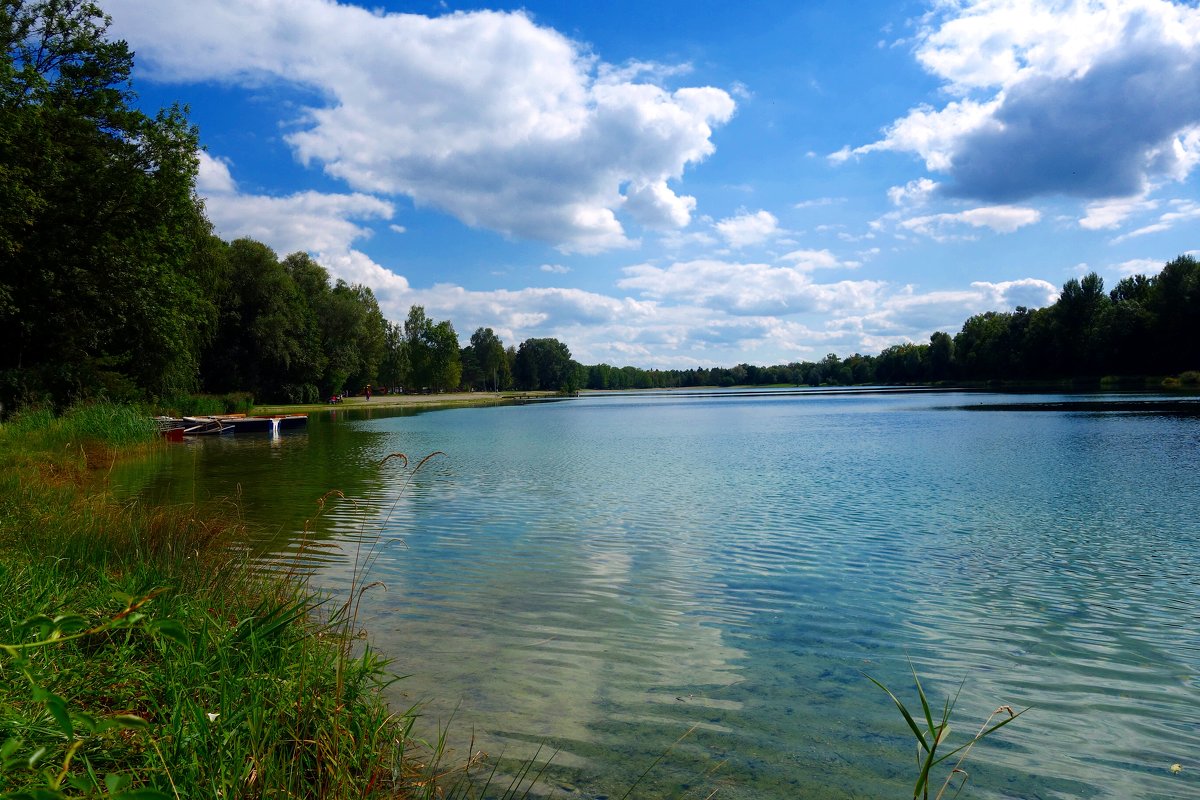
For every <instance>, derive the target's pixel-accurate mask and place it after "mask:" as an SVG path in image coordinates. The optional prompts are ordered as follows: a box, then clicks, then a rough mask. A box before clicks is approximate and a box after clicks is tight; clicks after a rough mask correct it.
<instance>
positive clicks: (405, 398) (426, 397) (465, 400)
mask: <svg viewBox="0 0 1200 800" xmlns="http://www.w3.org/2000/svg"><path fill="white" fill-rule="evenodd" d="M554 394H555V393H554V392H446V393H443V394H375V395H371V399H370V400H368V399H367V398H365V397H362V396H358V397H347V398H346V399H344V400H343V401H342V402H340V403H307V404H303V405H293V406H287V405H262V406H255V407H254V411H253V412H252V413H254V414H311V413H313V412H319V411H337V410H339V409H342V410H350V409H355V410H361V409H367V408H453V407H456V406H491V405H497V404H499V403H511V402H516V401H520V400H534V399H539V398H543V397H553V396H554Z"/></svg>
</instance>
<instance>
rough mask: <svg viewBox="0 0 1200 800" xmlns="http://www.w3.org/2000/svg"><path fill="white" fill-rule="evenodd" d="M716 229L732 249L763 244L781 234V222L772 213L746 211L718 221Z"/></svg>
mask: <svg viewBox="0 0 1200 800" xmlns="http://www.w3.org/2000/svg"><path fill="white" fill-rule="evenodd" d="M714 227H715V228H716V229H717V232H718V233H720V234H721V236H723V237H724V238H725V241H727V242H729V246H730V247H747V246H749V245H755V244H762V243H763V242H765V241H767V240H768V239H770V238H771V237H772V236H774V235H775V234H777V233H779V232H780V231H779V220H778V219H777V218H776V217H775V215H774V214H772V213H771V212H770V211H755V212H754V213H750V212H748V211H744V212H742V213H740V214H738V215H736V216H733V217H728V218H726V219H723V220H720V221H718V222H717V223H716V224H715V226H714Z"/></svg>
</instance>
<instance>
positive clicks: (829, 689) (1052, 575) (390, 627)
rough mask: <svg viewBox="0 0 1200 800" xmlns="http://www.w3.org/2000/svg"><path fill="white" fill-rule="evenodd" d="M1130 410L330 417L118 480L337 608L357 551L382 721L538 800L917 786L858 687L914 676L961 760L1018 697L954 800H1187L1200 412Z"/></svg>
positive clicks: (668, 404) (663, 399)
mask: <svg viewBox="0 0 1200 800" xmlns="http://www.w3.org/2000/svg"><path fill="white" fill-rule="evenodd" d="M1130 399H1131V397H1130V396H1129V395H1120V396H1114V395H1099V394H1097V395H1071V396H1069V397H1064V396H1056V395H996V394H987V393H975V392H971V393H967V392H912V393H870V392H850V393H837V392H832V393H831V392H821V391H787V390H781V391H767V392H752V393H738V392H664V393H650V394H630V395H612V396H595V395H592V396H585V397H582V398H578V399H571V400H565V401H559V402H545V403H535V404H528V405H519V406H496V407H489V408H470V409H456V410H443V411H433V412H425V413H420V414H411V413H405V414H402V413H397V412H394V411H393V412H391V413H389V412H388V411H385V410H382V409H376V410H372V411H366V412H361V413H351V412H346V411H341V410H339V411H336V412H330V413H328V414H314V415H313V416H312V418H311V422H310V425H309V428H308V431H307V432H306V433H301V434H296V435H285V436H284V437H282V438H279V439H275V440H272V439H269V438H267V437H266V436H257V437H256V436H246V437H223V438H220V439H209V440H200V441H196V442H191V443H188V444H185V445H179V446H173V447H170V448H166V449H165V452H163V453H162V454H161V456H160V457H158V458H156V459H155V460H154V461H153V462H147V463H143V464H137V465H129V466H128V467H127V468H125V470H124V471H123V472H122V473H121V474H120V475H118V476H117V477H116V482H117V485H118V487H119V488H120V490H121V491H123V492H125V493H132V494H140V495H142V496H144V497H147V498H151V499H155V500H171V501H190V500H193V499H195V500H207V499H212V498H220V497H228V498H231V499H232V500H233V502H235V503H237V505H238V507H239V509H240V513H242V514H243V515H244V516H245V517H246V518H247V519H248V520H250V521H251V522H253V523H255V524H256V526H257V528H258V532H257V533H256V536H255V539H254V541H251V542H247V547H248V548H249V549H250V551H251V552H252V553H253V554H254V555H255V557H256V558H259V559H261V560H263V562H264V563H278V562H279V561H281V560H291V561H293V562H296V563H300V564H302V565H303V566H304V567H305V568H306V569H309V570H311V571H312V579H311V580H312V582H313V584H314V585H315V586H318V587H320V588H323V589H328V590H331V591H345V590H346V588H347V587H348V586H349V584H350V581H351V572H352V569H353V564H354V561H355V559H356V557H358V558H359V560H361V558H362V557H364V556H366V555H370V556H371V558H372V559H373V563H371V566H370V571H369V574H368V576H367V579H368V580H373V581H379V582H380V583H381V584H382V585H380V586H377V587H374V588H372V589H370V590H369V591H367V592H366V593H365V594H364V595H363V597H364V602H363V607H362V613H361V615H360V619H361V622H362V623H363V625H364V626H365V627H366V628H367V629H368V630H369V632H370V634H371V640H372V643H373V645H374V646H375V647H376V648H378V649H380V650H382V651H384V652H385V653H386V654H387V655H389V656H391V657H392V658H393V659H394V664H393V669H394V670H395V671H396V672H399V673H401V674H404V675H407V676H409V677H406V678H405V679H403V680H402V681H400V682H398V683H397V684H395V685H394V686H393V687H392V688H391V690H390V692H391V697H392V699H393V701H394V704H395V705H396V706H397V707H398V708H399V707H407V706H408V705H409V704H411V703H412V702H416V701H422V702H423V703H424V705H423V709H424V711H423V713H424V716H423V718H422V721H421V723H420V724H419V726H418V727H419V729H421V730H423V731H425V732H426V733H430V732H435V731H436V730H437V728H438V726H439V724H445V723H446V722H447V721H449V720H450V719H451V718H453V723H452V726H451V736H450V738H451V741H452V742H455V743H456V745H457V747H458V750H459V753H460V755H462V756H465V755H466V752H467V749H468V747H471V746H472V745H471V741H470V740H471V737H472V736H473V737H474V743H473V747H474V749H477V750H478V749H482V750H486V751H487V752H488V753H489V754H491V755H492V756H498V757H503V759H504V760H505V764H506V766H507V767H509V768H512V767H511V764H512V762H515V761H518V760H520V759H522V758H528V757H529V756H531V755H533V754H534V753H536V752H538V749H539V747H540V748H541V757H542V758H545V757H546V756H548V755H550V754H551V753H553V754H554V756H553V758H552V759H551V762H550V766H549V768H548V769H547V770H546V772H545V775H544V776H543V783H542V790H544V791H546V792H550V791H553V792H554V793H555V796H559V797H564V796H565V797H586V798H600V797H621V796H622V795H624V794H625V792H626V791H627V790H628V789H629V788H630V786H632V785H633V784H634V782H635V781H637V780H638V777H639V775H641V774H642V773H643V772H644V771H645V770H646V769H647V768H649V767H650V766H651V764H652V763H653V762H654V761H655V759H657V758H660V757H661V760H660V761H659V762H658V763H657V764H656V765H654V767H653V769H651V770H650V771H649V774H648V775H646V777H645V778H644V779H643V780H642V781H641V783H640V784H638V786H637V788H636V789H635V791H634V794H633V796H637V797H697V798H704V797H708V796H709V795H710V794H711V792H712V791H713V790H719V793H718V795H717V796H718V797H725V798H809V797H812V798H818V797H819V798H849V797H869V798H876V797H885V796H889V797H903V796H905V792H909V793H911V785H912V782H913V780H914V779H915V770H914V769H913V764H912V762H913V753H914V744H913V741H912V739H911V735H910V734H909V733H908V732H907V728H906V726H905V724H904V721H903V719H902V718H901V717H900V715H899V714H898V713H897V711H896V708H895V707H894V706H893V705H892V704H891V701H890V700H889V699H888V698H887V696H886V695H885V694H884V693H883V692H882V691H881V690H879V689H878V688H876V687H875V686H874V685H872V684H871V683H870V681H869V680H868V679H867V678H866V677H865V675H871V676H874V677H876V678H878V679H880V680H881V681H883V682H884V683H886V684H888V685H889V686H890V687H891V688H892V689H893V691H895V692H896V693H897V694H898V695H899V696H900V697H901V699H903V700H904V701H905V702H906V703H909V704H910V706H915V705H916V702H917V700H916V693H915V689H914V688H913V684H912V676H911V673H909V672H908V670H909V663H910V662H911V664H912V665H913V667H915V669H916V671H917V672H918V673H919V674H920V676H921V679H922V681H923V683H924V686H925V688H926V690H927V692H928V693H929V694H930V696H931V699H933V700H934V701H935V702H936V703H937V704H938V705H939V707H940V704H941V703H942V701H943V700H944V699H945V698H946V696H947V695H948V694H953V693H955V692H956V691H957V690H958V689H959V686H960V684H961V695H960V697H959V700H958V705H957V707H956V709H955V711H954V717H953V722H952V727H953V730H954V734H952V739H951V741H952V742H953V741H955V740H958V741H961V740H962V739H963V738H966V737H969V735H970V734H971V733H973V732H974V731H975V730H977V729H978V727H979V725H980V724H981V723H982V722H983V720H984V719H985V718H986V717H987V716H988V714H990V713H991V712H992V711H993V710H994V709H995V708H997V707H998V706H1000V705H1011V706H1014V707H1016V708H1018V709H1019V708H1024V707H1026V706H1032V707H1033V708H1032V710H1031V711H1029V712H1028V713H1027V714H1026V715H1025V716H1023V717H1021V718H1020V719H1018V720H1017V721H1016V722H1015V723H1013V724H1012V725H1010V726H1009V727H1007V728H1004V729H1003V730H1001V731H1000V732H999V733H998V734H996V736H995V737H994V738H992V739H989V740H987V741H985V742H984V743H982V744H980V745H979V746H978V747H976V748H975V750H974V751H973V752H972V754H971V759H970V760H969V761H968V763H967V765H966V769H967V770H968V772H969V773H970V775H971V780H970V783H969V784H968V786H967V788H966V790H965V791H964V794H963V796H971V797H988V798H999V797H1022V798H1035V797H1036V798H1067V797H1089V798H1091V797H1095V798H1129V797H1153V798H1185V797H1186V798H1193V797H1196V796H1200V581H1198V578H1200V513H1198V506H1197V499H1198V498H1200V409H1198V408H1194V407H1188V406H1186V405H1181V404H1179V403H1175V404H1174V405H1170V406H1162V407H1160V408H1163V409H1165V410H1161V411H1160V410H1156V409H1155V407H1154V406H1152V405H1151V406H1150V407H1147V408H1141V407H1138V406H1137V405H1136V404H1135V405H1133V406H1131V405H1129V404H1128V403H1127V402H1125V401H1128V400H1130ZM1132 399H1133V400H1136V401H1138V402H1143V401H1150V402H1156V401H1159V400H1162V399H1163V398H1157V397H1155V396H1153V395H1147V396H1135V397H1133V398H1132ZM1114 400H1119V401H1122V403H1124V404H1123V405H1119V406H1109V405H1104V403H1105V402H1107V401H1114ZM1067 401H1069V402H1070V403H1071V405H1070V406H1054V405H1052V404H1054V403H1059V402H1067ZM1038 404H1041V405H1038ZM1015 406H1024V407H1015ZM1034 408H1037V409H1038V410H1030V409H1034ZM1114 409H1115V410H1114ZM435 451H437V452H440V453H442V455H436V456H434V457H433V458H432V459H430V460H429V461H428V462H426V463H425V464H424V465H423V466H422V467H421V468H420V469H419V470H417V471H416V472H415V473H414V472H412V471H410V470H405V469H404V468H403V462H402V459H400V458H398V457H396V458H392V459H390V460H388V461H387V462H386V463H383V464H382V465H380V462H381V461H383V460H384V459H385V458H386V457H387V456H388V455H389V454H391V453H395V452H402V453H405V454H407V455H408V456H409V458H411V459H412V460H413V461H416V460H417V459H419V458H421V457H423V456H425V455H426V454H429V453H433V452H435ZM334 489H336V490H340V491H341V492H342V493H343V494H344V495H345V498H346V499H345V500H343V499H341V498H340V497H338V496H331V497H329V498H328V499H327V501H326V503H325V506H324V510H323V511H322V512H321V513H320V515H319V516H317V512H318V504H317V499H318V498H319V497H321V496H322V495H324V494H325V493H326V492H328V491H330V490H334ZM306 521H308V522H306ZM302 541H307V542H308V543H309V544H308V545H306V546H302V544H301V542H302ZM1175 763H1179V764H1181V765H1182V767H1183V771H1182V772H1180V773H1179V774H1172V772H1171V771H1170V767H1171V765H1172V764H1175ZM935 788H936V787H935ZM539 791H541V790H539Z"/></svg>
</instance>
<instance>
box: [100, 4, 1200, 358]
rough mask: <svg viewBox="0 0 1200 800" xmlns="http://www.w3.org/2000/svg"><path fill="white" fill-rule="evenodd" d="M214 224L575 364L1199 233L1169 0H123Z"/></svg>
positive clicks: (1015, 301) (1008, 300) (1192, 32)
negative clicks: (192, 128) (542, 343)
mask: <svg viewBox="0 0 1200 800" xmlns="http://www.w3.org/2000/svg"><path fill="white" fill-rule="evenodd" d="M103 5H104V7H105V9H106V11H107V12H108V13H109V14H110V15H111V16H112V18H113V27H112V31H113V33H114V34H115V35H116V36H119V37H121V38H124V39H126V40H127V41H129V43H130V45H131V46H132V48H133V49H134V51H135V52H136V54H137V55H136V58H137V69H136V73H135V88H136V89H137V91H138V92H139V94H140V96H141V102H142V103H143V104H144V105H145V106H146V107H147V108H149V109H154V108H158V107H160V106H163V105H167V104H170V103H173V102H180V103H185V104H187V105H189V106H190V107H191V118H192V120H193V121H194V122H195V123H196V124H197V125H198V126H199V128H200V133H201V143H202V144H203V146H204V148H205V150H204V152H203V154H202V156H201V176H200V182H199V187H198V188H199V191H200V194H201V195H202V196H203V197H204V199H205V203H206V207H207V210H208V214H209V217H210V219H211V220H212V221H213V223H214V225H215V226H216V229H217V232H218V233H219V234H220V235H221V236H222V237H224V238H226V239H232V238H236V237H239V236H251V237H253V238H256V239H259V240H260V241H263V242H265V243H267V244H269V245H271V246H272V247H274V248H275V249H276V250H277V252H279V253H280V255H284V254H287V253H290V252H294V251H296V250H304V251H308V252H310V253H312V254H314V255H315V256H316V257H317V258H318V259H319V260H320V261H321V263H323V264H324V265H325V266H326V267H328V268H329V269H330V271H331V273H332V274H333V275H334V276H336V277H341V278H345V279H346V280H348V281H351V282H360V283H365V284H366V285H368V286H371V287H372V289H374V291H375V293H376V295H377V297H378V298H379V300H380V305H381V307H382V308H383V310H384V312H385V314H386V315H387V316H388V317H389V318H391V319H393V320H402V319H403V318H404V316H405V315H406V313H407V309H408V307H409V306H410V305H412V304H420V305H423V306H425V308H426V311H427V312H428V313H429V314H430V315H431V316H432V317H434V318H435V319H450V320H452V321H453V322H454V324H455V327H456V329H457V330H458V332H459V334H460V337H461V338H462V339H463V340H464V341H465V340H466V338H467V337H468V336H469V335H470V333H471V331H473V330H474V329H475V328H476V327H479V326H489V327H492V328H494V329H495V330H496V331H497V333H499V334H500V336H501V337H502V338H503V339H504V340H505V341H506V342H507V343H510V344H516V343H519V342H520V341H522V340H523V339H526V338H528V337H531V336H554V337H557V338H559V339H561V340H562V341H564V342H566V343H567V344H568V346H569V347H570V348H571V350H572V353H573V354H574V355H575V357H576V358H577V359H578V360H580V361H582V362H584V363H599V362H602V361H603V362H608V363H612V364H616V365H625V364H633V365H636V366H641V367H692V366H713V365H723V366H729V365H733V364H736V363H739V362H750V363H757V364H773V363H785V362H788V361H795V360H817V359H820V358H821V357H823V356H824V355H825V354H826V353H830V352H834V353H837V354H839V355H841V356H846V355H849V354H851V353H854V352H863V353H875V352H878V351H879V350H880V349H882V348H883V347H886V346H888V345H890V344H895V343H898V342H903V341H926V340H927V339H928V337H929V334H930V333H932V332H933V331H935V330H947V331H950V332H955V331H957V330H958V328H959V327H960V326H961V324H962V322H963V321H964V320H965V319H966V318H967V317H968V316H970V315H971V314H975V313H979V312H982V311H986V310H992V309H995V310H1011V309H1012V308H1013V307H1015V306H1017V305H1026V306H1030V307H1035V306H1041V305H1045V304H1047V303H1049V302H1052V301H1053V299H1054V298H1055V296H1056V292H1057V289H1058V288H1059V287H1060V286H1061V285H1062V283H1063V282H1065V281H1066V280H1068V279H1070V278H1072V277H1077V276H1079V275H1081V274H1083V273H1086V272H1088V271H1092V270H1094V271H1096V272H1098V273H1099V274H1100V275H1101V276H1102V277H1103V278H1104V279H1105V282H1106V284H1107V285H1108V286H1112V285H1114V284H1115V283H1116V281H1118V280H1119V279H1120V278H1121V277H1122V276H1124V275H1127V274H1130V273H1133V272H1143V273H1153V272H1155V271H1156V270H1157V269H1158V268H1159V267H1160V266H1161V265H1162V263H1163V262H1165V261H1167V260H1169V259H1171V258H1174V257H1175V256H1177V255H1179V254H1181V253H1186V252H1195V249H1196V248H1197V247H1200V243H1198V242H1197V236H1196V233H1197V231H1198V230H1200V192H1198V178H1197V166H1198V165H1200V91H1197V88H1196V87H1197V86H1200V9H1197V5H1196V3H1172V2H1167V1H1166V0H1076V1H1075V2H1069V1H1067V2H1064V1H1063V0H1055V1H1053V2H1051V1H1050V0H974V1H970V0H928V1H926V2H915V1H913V2H903V1H899V0H897V1H893V2H866V1H865V0H863V1H860V2H856V1H854V0H842V1H841V2H795V0H793V2H752V1H751V2H743V3H728V2H696V1H694V2H688V3H683V2H645V0H642V1H641V2H624V1H622V2H607V3H578V2H561V3H550V2H536V0H534V1H532V2H529V3H526V4H523V5H517V4H511V3H492V4H477V3H452V2H444V3H443V2H408V3H404V2H374V3H370V4H369V5H367V4H363V5H358V4H354V3H349V2H342V3H335V2H332V0H286V2H285V1H284V0H199V1H197V0H107V2H105V3H104V4H103Z"/></svg>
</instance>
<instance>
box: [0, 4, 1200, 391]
mask: <svg viewBox="0 0 1200 800" xmlns="http://www.w3.org/2000/svg"><path fill="white" fill-rule="evenodd" d="M0 9H2V10H0V38H3V41H4V48H5V59H4V61H3V63H2V64H0V341H2V342H3V348H2V349H0V403H3V404H4V407H7V408H12V407H14V406H19V405H23V404H30V403H45V402H50V403H54V404H56V405H62V404H65V403H68V402H71V401H73V400H78V399H81V398H88V397H97V396H104V397H107V398H109V399H113V400H139V399H162V398H169V397H172V396H174V395H178V394H181V393H187V392H212V393H228V392H234V391H240V392H248V393H250V394H252V395H253V396H254V397H255V399H257V400H258V401H266V402H314V401H317V400H319V399H322V398H325V397H327V396H328V395H331V394H334V393H340V392H343V391H350V392H358V391H361V390H363V389H364V388H365V387H367V386H368V385H373V386H375V387H382V388H383V389H384V390H391V389H401V388H403V389H404V390H406V391H450V390H456V389H472V390H505V389H518V390H552V391H573V390H575V389H579V388H585V387H586V388H593V389H627V388H653V387H676V386H714V385H715V386H731V385H742V384H752V385H762V384H808V385H821V384H866V383H915V382H926V381H948V380H993V379H1000V380H1049V379H1061V378H1099V377H1101V376H1105V375H1172V374H1176V373H1181V372H1183V371H1186V370H1196V369H1198V368H1200V265H1198V264H1197V262H1196V260H1195V259H1193V258H1191V257H1190V256H1181V257H1179V258H1177V259H1175V260H1174V261H1172V262H1170V263H1169V264H1167V265H1166V266H1165V267H1164V269H1163V270H1162V272H1161V273H1159V274H1158V275H1156V276H1154V277H1145V276H1141V275H1137V276H1133V277H1129V278H1125V279H1124V280H1122V281H1121V282H1120V283H1119V284H1117V286H1116V287H1115V288H1114V289H1113V290H1112V291H1111V292H1107V293H1106V292H1105V291H1104V285H1103V281H1102V280H1101V279H1100V278H1099V277H1098V276H1097V275H1095V274H1094V273H1093V274H1090V275H1088V276H1087V277H1085V278H1083V279H1082V280H1071V281H1068V282H1067V284H1066V285H1065V286H1064V287H1063V291H1062V294H1061V296H1060V297H1059V298H1058V300H1057V301H1056V302H1055V303H1054V304H1053V305H1052V306H1049V307H1047V308H1041V309H1034V310H1030V309H1026V308H1018V309H1017V310H1016V311H1014V312H1011V313H999V312H988V313H986V314H981V315H978V316H975V317H972V318H970V319H969V320H967V321H966V322H965V323H964V325H963V327H962V330H961V331H959V332H958V333H957V334H955V335H954V336H951V335H950V334H948V333H944V332H938V333H935V334H933V336H932V337H931V338H930V341H929V343H928V344H898V345H895V346H893V347H889V348H888V349H886V350H884V351H883V352H882V353H880V354H878V355H874V356H869V355H858V354H856V355H853V356H850V357H848V358H845V359H842V358H839V357H838V356H836V355H833V354H831V355H829V356H826V357H825V358H824V359H822V360H821V361H818V362H797V363H791V364H786V365H778V366H770V367H757V366H752V365H748V364H741V365H738V366H735V367H731V368H723V367H713V368H697V369H690V370H644V369H639V368H636V367H629V366H627V367H621V368H616V367H612V366H609V365H607V364H599V365H595V366H583V365H581V364H579V363H578V362H576V361H574V360H572V358H571V353H570V350H569V349H568V347H567V346H566V345H565V344H564V343H562V342H560V341H558V340H556V339H550V338H533V339H528V340H526V341H524V342H521V343H520V344H519V345H516V346H513V345H509V346H506V345H505V343H504V342H503V341H501V339H500V338H499V337H498V336H497V335H496V333H495V332H494V331H493V330H492V329H491V328H479V329H477V330H476V331H475V332H474V333H473V334H472V335H471V337H470V341H469V344H468V345H467V346H465V347H462V346H460V343H459V338H458V333H457V331H456V330H455V328H454V325H453V324H452V322H450V321H449V320H441V321H435V320H432V319H430V318H429V317H428V316H427V315H426V313H425V310H424V309H423V308H422V307H420V306H413V307H412V308H411V309H410V311H409V314H408V317H407V318H406V319H405V320H404V321H403V322H402V323H396V322H391V321H389V320H387V319H386V318H385V317H384V315H383V313H382V312H381V311H380V308H379V304H378V302H377V301H376V299H375V296H374V294H373V293H372V291H371V289H370V288H369V287H366V286H361V285H356V284H347V283H346V282H344V281H341V280H337V281H333V280H331V277H330V275H329V273H328V272H327V271H326V270H325V268H324V267H322V266H321V265H320V264H318V263H316V262H315V261H314V260H313V259H312V258H311V257H310V256H308V255H306V254H304V253H293V254H291V255H288V256H286V257H284V258H282V259H280V258H279V257H278V256H277V254H276V253H274V252H273V251H271V249H270V248H268V247H267V246H265V245H263V244H261V243H259V242H255V241H251V240H248V239H241V240H237V241H233V242H225V241H222V240H221V239H220V238H218V237H217V236H215V235H214V234H213V231H212V226H211V225H210V224H209V222H208V220H207V219H206V218H205V215H204V208H203V203H202V202H201V201H200V199H199V198H198V197H197V195H196V192H195V184H196V174H197V169H198V159H197V155H196V153H197V148H198V147H199V134H198V131H197V130H196V129H195V127H194V126H192V125H191V124H190V123H189V122H188V120H187V116H186V113H185V110H184V109H181V108H178V107H173V108H169V109H165V110H162V111H160V112H159V113H158V114H156V115H154V116H148V115H146V114H144V113H143V112H141V111H139V110H137V109H136V107H135V95H134V94H133V91H132V89H131V87H130V74H131V71H132V68H133V55H132V53H130V51H129V49H128V47H127V46H126V44H125V43H124V42H120V41H111V40H109V39H108V37H107V19H106V18H105V17H104V16H103V14H102V13H101V12H100V10H99V9H98V7H96V6H95V5H94V4H91V3H86V2H80V0H73V1H67V2H62V1H60V2H6V3H4V4H3V5H2V6H0Z"/></svg>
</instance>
